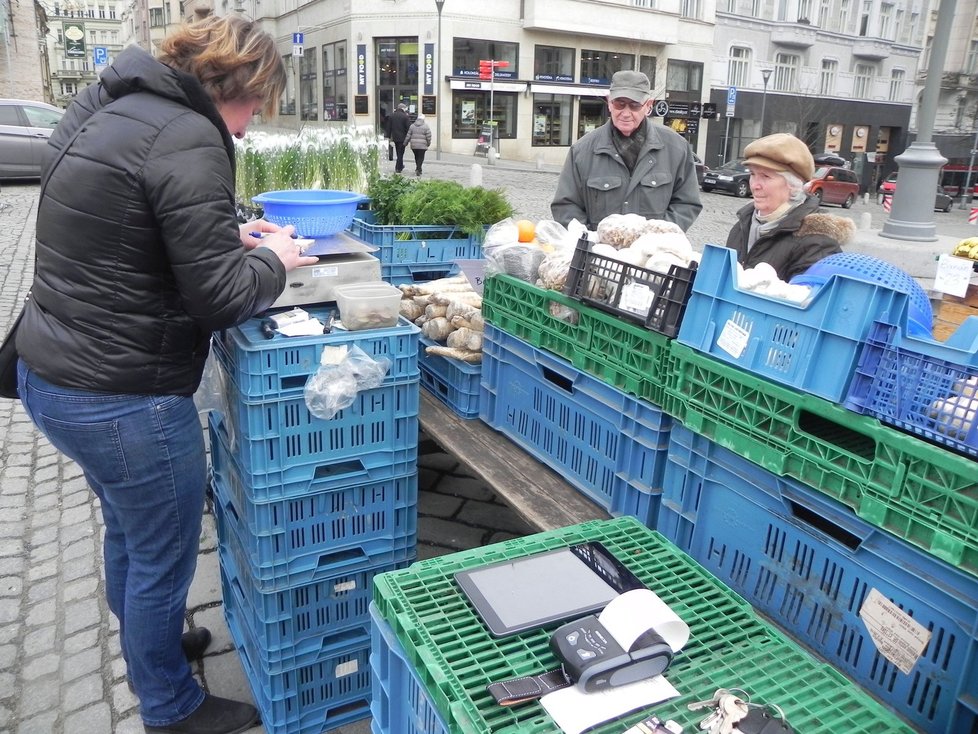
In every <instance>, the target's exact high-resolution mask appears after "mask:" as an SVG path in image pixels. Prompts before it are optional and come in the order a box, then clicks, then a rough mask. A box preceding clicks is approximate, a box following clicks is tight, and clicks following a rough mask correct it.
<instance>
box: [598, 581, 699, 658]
mask: <svg viewBox="0 0 978 734" xmlns="http://www.w3.org/2000/svg"><path fill="white" fill-rule="evenodd" d="M598 621H599V622H601V624H602V625H604V628H605V629H606V630H608V632H610V633H611V636H612V637H614V638H615V640H616V641H617V642H618V644H619V645H621V646H622V649H624V650H630V649H631V647H632V643H633V642H635V640H637V639H638V638H639V636H640V635H642V634H643V633H645V632H646V631H648V630H650V629H652V630H655V632H656V633H657V634H658V635H659V636H660V637H661V638H662V639H663V640H665V642H666V644H667V645H669V647H670V648H672V651H673V652H674V653H676V652H679V651H680V650H681V649H682V647H683V645H685V644H686V642H687V641H688V640H689V626H688V625H687V624H686V623H685V622H683V620H681V619H680V618H679V617H678V616H677V615H676V613H675V612H674V611H672V609H670V608H669V605H668V604H666V603H665V602H664V601H662V599H660V598H659V597H658V596H656V594H655V592H653V591H651V590H649V589H632V590H631V591H626V592H625V593H624V594H620V595H619V596H616V597H615V598H614V599H612V600H611V601H610V602H609V603H608V605H607V606H606V607H605V608H604V610H603V611H602V612H601V614H599V615H598Z"/></svg>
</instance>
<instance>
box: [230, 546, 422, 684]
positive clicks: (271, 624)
mask: <svg viewBox="0 0 978 734" xmlns="http://www.w3.org/2000/svg"><path fill="white" fill-rule="evenodd" d="M219 561H220V563H219V564H218V565H219V567H220V571H221V591H222V594H223V597H222V598H223V599H224V606H225V607H230V608H231V609H232V610H233V611H234V614H235V618H236V619H238V620H239V622H240V623H241V624H242V625H243V626H244V625H246V626H247V627H248V632H249V634H250V635H251V636H252V637H254V640H255V643H256V649H257V654H256V660H255V664H256V665H260V666H261V667H262V668H263V669H264V670H266V671H268V672H270V673H278V672H281V671H283V670H287V669H289V668H295V667H297V666H300V665H308V664H309V663H312V662H315V661H316V659H318V657H319V655H320V654H321V652H322V649H323V646H324V644H325V643H327V642H329V641H331V640H334V639H335V637H336V635H338V634H340V633H345V632H347V631H348V630H358V629H361V628H363V627H364V625H369V624H370V615H369V614H368V607H369V605H370V599H371V596H372V594H373V580H374V577H375V576H376V575H377V574H380V573H385V572H387V571H394V570H396V569H398V568H405V567H406V566H407V565H408V564H407V561H404V562H401V563H399V564H381V565H378V566H374V567H371V568H368V569H366V570H363V571H354V572H351V573H338V574H336V575H334V576H330V577H329V578H326V579H323V580H322V581H315V582H313V583H311V584H295V585H293V586H290V587H289V588H287V589H282V590H281V591H270V592H266V591H262V590H261V589H259V588H257V587H256V585H255V583H254V581H253V580H252V579H251V576H250V575H249V574H248V573H243V572H241V571H240V570H238V568H237V566H236V565H235V563H234V558H233V557H232V556H231V554H229V553H221V554H219Z"/></svg>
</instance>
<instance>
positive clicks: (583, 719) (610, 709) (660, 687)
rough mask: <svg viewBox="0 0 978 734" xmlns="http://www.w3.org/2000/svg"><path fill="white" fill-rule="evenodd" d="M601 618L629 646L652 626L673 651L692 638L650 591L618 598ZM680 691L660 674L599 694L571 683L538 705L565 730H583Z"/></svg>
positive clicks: (636, 591)
mask: <svg viewBox="0 0 978 734" xmlns="http://www.w3.org/2000/svg"><path fill="white" fill-rule="evenodd" d="M598 621H599V622H601V624H602V625H603V626H604V628H605V629H606V630H608V632H610V633H611V636H612V637H614V638H615V641H616V642H617V643H618V644H619V645H621V646H622V648H623V649H625V650H627V649H629V648H630V647H631V646H632V643H633V642H635V640H637V639H638V637H639V635H641V634H642V633H643V632H646V631H647V630H649V629H650V628H651V629H654V630H655V631H656V632H658V633H659V636H661V637H662V639H663V640H665V642H666V644H668V645H669V647H671V648H672V651H673V652H679V650H680V649H682V647H683V645H685V644H686V643H687V642H688V641H689V626H688V625H687V624H686V623H685V622H683V621H682V620H681V619H680V618H679V617H678V616H677V615H676V613H675V612H674V611H672V609H671V608H670V607H669V605H668V604H666V603H665V602H664V601H662V599H660V598H659V597H658V596H656V594H655V592H653V591H650V590H649V589H633V590H632V591H626V592H625V593H624V594H621V595H620V596H616V597H615V598H614V599H612V600H611V602H609V603H608V606H606V607H605V608H604V610H603V611H602V612H601V614H599V615H598ZM678 695H679V691H677V690H676V689H675V687H673V685H672V684H671V683H670V682H669V681H667V680H666V679H665V678H663V677H662V676H661V675H657V676H655V678H649V679H647V680H640V681H636V682H635V683H629V684H628V685H624V686H618V687H616V688H609V689H607V690H604V691H599V692H597V693H585V692H584V691H582V690H581V689H580V688H578V687H577V686H570V687H569V688H562V689H561V690H559V691H554V692H553V693H548V694H547V695H546V696H544V697H543V698H541V699H540V703H541V704H543V707H544V708H545V709H546V710H547V713H548V714H550V716H551V717H552V718H553V720H554V721H555V722H556V723H557V726H559V727H560V728H561V729H562V730H563V731H564V732H565V734H580V732H582V731H584V730H585V729H588V728H590V727H592V726H594V725H595V724H600V723H601V722H602V721H608V720H609V719H613V718H614V717H616V716H621V715H622V714H626V713H628V712H629V711H633V710H635V709H638V708H642V707H644V706H651V705H652V704H654V703H659V702H660V701H665V700H666V699H669V698H673V697H675V696H678Z"/></svg>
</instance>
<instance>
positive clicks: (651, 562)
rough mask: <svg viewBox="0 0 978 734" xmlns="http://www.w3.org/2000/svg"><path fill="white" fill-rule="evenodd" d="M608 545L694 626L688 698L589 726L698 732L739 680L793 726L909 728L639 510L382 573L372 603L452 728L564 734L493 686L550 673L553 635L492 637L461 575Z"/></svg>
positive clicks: (813, 730)
mask: <svg viewBox="0 0 978 734" xmlns="http://www.w3.org/2000/svg"><path fill="white" fill-rule="evenodd" d="M591 540H597V541H600V542H601V543H603V544H604V545H605V547H607V548H608V550H610V551H611V552H612V553H614V554H615V555H616V556H617V557H618V558H619V559H620V560H621V561H622V562H624V563H625V565H626V566H628V568H629V569H630V570H631V571H632V572H633V573H635V574H636V575H637V576H638V577H639V579H641V580H642V581H643V582H644V583H645V584H647V585H648V586H649V587H650V588H651V589H653V590H654V591H655V592H656V593H657V594H658V595H659V596H660V597H661V598H662V599H663V601H665V602H666V603H667V604H669V606H671V607H672V608H673V610H674V611H675V612H676V613H677V614H678V615H679V616H680V617H681V618H682V619H683V620H684V621H685V622H686V623H687V624H688V625H689V627H690V633H691V634H690V640H689V642H688V643H687V645H686V647H685V648H683V651H682V652H681V653H680V654H679V655H677V656H676V659H675V660H674V662H673V664H672V666H670V668H669V670H668V671H667V672H666V677H667V679H668V680H669V681H670V682H671V683H672V684H673V685H674V686H675V687H676V688H677V689H678V690H679V691H680V694H681V695H680V697H679V698H675V699H672V700H669V701H666V702H663V703H660V704H656V705H655V706H654V707H651V708H649V709H646V710H641V711H637V712H634V713H632V714H628V715H626V716H622V717H621V718H619V719H618V720H616V721H615V722H610V723H606V724H603V725H602V726H599V727H595V728H594V729H591V730H589V731H590V732H596V733H599V734H621V732H622V731H624V730H625V729H626V728H627V727H628V726H631V725H634V724H635V723H637V722H639V721H641V720H642V719H643V718H645V717H646V716H648V715H649V714H650V713H652V712H654V713H655V714H656V715H657V716H659V717H660V718H661V719H674V720H676V721H677V722H679V723H681V724H683V725H684V726H686V727H689V728H688V729H687V731H698V729H697V728H696V727H697V723H698V722H699V721H700V720H701V719H702V718H703V715H704V714H703V712H693V711H689V710H688V709H687V708H686V704H688V703H690V702H692V701H697V700H701V699H704V698H709V697H710V696H711V695H712V694H713V692H714V691H715V690H716V689H717V688H721V687H726V688H729V687H742V688H744V689H746V690H747V691H748V692H749V693H750V695H751V699H752V700H753V701H763V702H769V703H775V704H777V705H778V706H780V707H781V708H782V709H783V710H784V712H785V714H786V716H787V718H788V721H789V722H790V723H791V725H792V726H793V727H794V729H795V731H797V732H805V733H806V734H821V733H825V734H828V733H829V732H832V733H834V732H839V731H844V732H846V733H847V734H879V732H883V731H885V732H887V734H903V733H906V734H909V732H912V731H913V730H912V729H910V728H909V727H908V726H907V725H906V724H904V723H903V722H902V720H901V719H899V718H898V717H897V716H896V714H893V713H892V712H890V711H889V710H888V709H886V708H884V707H883V706H882V705H881V704H880V703H879V702H877V701H876V700H875V699H873V698H871V697H870V696H869V695H868V694H867V693H865V692H864V691H862V690H861V689H860V688H859V687H858V686H856V685H855V684H854V683H852V682H851V681H849V680H848V679H847V678H845V677H844V676H843V675H842V674H841V673H839V672H838V671H837V670H836V669H835V668H833V667H832V666H830V665H828V664H825V663H822V662H819V661H817V660H816V659H815V658H813V657H812V656H811V655H810V654H808V653H807V652H805V651H804V650H803V649H802V648H801V647H799V646H798V645H797V644H795V643H794V642H791V641H790V640H788V639H787V638H786V637H785V636H784V635H783V634H782V633H781V632H779V631H777V630H776V629H775V628H774V627H773V626H772V625H770V624H769V623H767V622H765V621H763V620H762V619H761V618H759V617H758V616H757V615H756V614H755V613H754V611H753V610H752V608H751V607H750V606H749V605H748V604H747V603H746V602H744V601H743V600H742V599H741V598H740V597H738V596H737V595H736V594H734V593H733V592H732V591H731V590H730V589H728V588H727V587H726V586H724V585H723V584H721V583H720V582H719V581H717V579H716V578H715V577H713V576H712V575H710V574H709V573H708V572H707V571H706V570H705V569H703V568H702V567H701V566H700V565H699V564H697V563H696V562H695V561H693V560H692V559H691V558H690V557H689V556H687V555H686V554H685V553H683V552H682V551H680V550H679V549H678V548H676V547H675V546H674V545H672V544H671V543H669V542H668V541H667V540H666V539H665V538H664V537H663V536H661V535H660V534H659V533H657V532H655V531H653V530H650V529H648V528H646V527H645V526H644V525H642V524H641V523H640V522H639V521H638V520H636V519H635V518H632V517H622V518H618V519H615V520H604V521H592V522H587V523H583V524H581V525H574V526H571V527H566V528H560V529H559V530H552V531H549V532H545V533H539V534H536V535H530V536H527V537H523V538H516V539H513V540H509V541H506V542H504V543H497V544H495V545H490V546H486V547H484V548H476V549H472V550H469V551H463V552H461V553H454V554H452V555H448V556H441V557H439V558H432V559H428V560H426V561H421V562H419V563H415V564H413V565H412V566H410V567H409V568H407V569H404V570H401V571H394V572H391V573H384V574H379V575H378V576H376V577H375V578H374V604H375V606H376V609H377V610H378V612H379V613H380V615H381V616H382V617H383V618H384V620H385V621H387V622H388V623H389V624H390V626H391V628H392V629H393V630H394V633H395V635H396V636H397V639H398V641H399V642H400V643H401V645H402V647H403V648H404V651H405V654H406V655H407V658H408V661H409V662H410V664H411V665H412V666H413V667H414V670H415V672H416V673H417V675H418V678H419V680H420V681H421V683H422V684H423V685H424V687H425V690H426V692H427V693H428V694H429V695H430V697H431V699H432V701H433V702H434V704H435V706H436V707H437V709H438V712H439V714H440V715H441V716H442V718H443V719H444V721H445V723H446V724H447V726H448V728H449V730H450V731H452V732H462V733H464V734H488V733H489V732H492V733H493V734H538V733H542V732H559V731H560V730H559V729H558V728H557V726H556V724H555V723H554V722H553V720H552V719H551V718H550V716H549V715H548V714H547V713H546V711H545V710H544V709H543V707H542V705H541V704H540V703H539V702H538V701H535V702H532V703H527V704H523V705H519V706H509V707H504V706H499V705H497V704H496V702H495V701H494V700H493V698H492V697H491V696H490V695H489V694H488V693H487V692H486V689H485V687H486V685H488V684H489V683H491V682H494V681H497V680H503V679H506V678H511V677H514V676H519V675H527V674H535V673H540V672H542V671H545V670H550V669H552V668H554V667H556V665H557V661H556V659H555V658H554V656H553V653H551V652H550V648H549V644H548V641H549V637H550V632H551V631H552V629H551V630H533V631H530V632H525V633H523V634H518V635H512V636H509V637H504V638H500V639H496V638H493V637H492V636H491V635H490V634H489V632H488V631H487V630H486V628H485V627H484V625H483V624H482V622H481V621H480V620H479V618H478V617H477V616H476V614H475V611H474V610H473V609H472V607H471V605H470V604H469V603H468V601H467V599H466V597H465V596H464V594H463V593H462V592H461V590H460V589H459V588H458V586H457V585H456V583H455V581H454V578H453V574H454V573H455V572H457V571H460V570H462V569H466V568H472V567H474V566H479V565H483V564H486V563H493V562H496V561H503V560H508V559H513V558H518V557H521V556H526V555H530V554H533V553H539V552H542V551H546V550H551V549H553V548H558V547H562V546H567V545H573V544H575V543H581V542H586V541H591Z"/></svg>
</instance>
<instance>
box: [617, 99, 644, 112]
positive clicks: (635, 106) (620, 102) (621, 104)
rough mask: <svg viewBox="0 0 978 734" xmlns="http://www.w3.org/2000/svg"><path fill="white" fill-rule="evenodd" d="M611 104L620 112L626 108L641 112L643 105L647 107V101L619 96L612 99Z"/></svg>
mask: <svg viewBox="0 0 978 734" xmlns="http://www.w3.org/2000/svg"><path fill="white" fill-rule="evenodd" d="M611 106H612V107H614V108H615V109H616V110H618V111H619V112H621V111H622V110H624V109H625V108H628V109H630V110H631V111H632V112H639V111H640V110H641V109H642V108H643V107H645V102H633V101H632V100H630V99H625V98H624V97H619V98H618V99H613V100H611Z"/></svg>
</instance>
